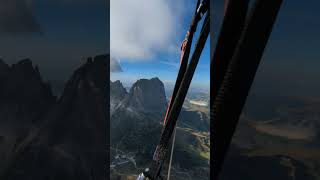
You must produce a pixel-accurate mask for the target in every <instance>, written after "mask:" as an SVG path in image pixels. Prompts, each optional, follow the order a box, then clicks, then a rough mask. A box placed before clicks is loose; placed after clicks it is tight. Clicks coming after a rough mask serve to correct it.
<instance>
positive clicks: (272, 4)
mask: <svg viewBox="0 0 320 180" xmlns="http://www.w3.org/2000/svg"><path fill="white" fill-rule="evenodd" d="M281 4H282V0H257V2H256V3H255V5H254V7H253V9H252V11H251V12H250V15H249V17H248V19H247V20H246V23H245V27H244V30H243V33H242V35H241V39H240V41H239V43H238V45H237V48H236V50H235V53H234V54H233V57H232V59H231V61H230V63H229V65H228V69H227V71H226V74H225V76H224V79H223V82H222V84H221V87H220V89H219V91H218V94H217V97H216V98H215V100H214V104H213V108H212V110H211V126H213V131H212V132H211V135H212V140H211V141H212V145H213V149H212V150H211V153H212V154H211V156H210V157H211V163H210V164H211V168H212V169H213V174H212V175H213V179H214V180H216V179H217V178H218V175H219V173H220V170H221V167H222V163H223V160H224V158H225V155H226V152H227V150H228V148H229V145H230V143H231V139H232V136H233V134H234V131H235V128H236V126H237V123H238V120H239V117H240V114H241V111H242V108H243V106H244V104H245V101H246V98H247V96H248V93H249V90H250V87H251V85H252V83H253V80H254V76H255V73H256V71H257V68H258V65H259V63H260V60H261V58H262V55H263V51H264V49H265V47H266V44H267V41H268V39H269V36H270V34H271V31H272V27H273V24H274V22H275V20H276V17H277V14H278V12H279V9H280V6H281Z"/></svg>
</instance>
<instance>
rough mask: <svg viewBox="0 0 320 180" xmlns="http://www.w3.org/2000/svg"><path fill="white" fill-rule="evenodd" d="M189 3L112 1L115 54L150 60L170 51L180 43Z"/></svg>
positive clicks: (111, 15)
mask: <svg viewBox="0 0 320 180" xmlns="http://www.w3.org/2000/svg"><path fill="white" fill-rule="evenodd" d="M185 3H186V2H183V1H182V0H175V1H172V0H130V1H128V0H111V1H110V28H111V30H110V43H111V46H110V50H111V55H112V56H115V57H117V58H120V59H125V60H131V61H137V60H147V59H148V58H151V57H153V56H154V55H155V54H156V53H158V52H167V53H170V52H171V51H172V49H174V48H173V47H175V46H177V45H179V43H177V40H178V39H177V33H178V32H179V30H180V27H181V17H182V15H183V13H184V12H185V10H184V9H185V8H186V4H185ZM179 46H180V45H179ZM171 53H172V52H171Z"/></svg>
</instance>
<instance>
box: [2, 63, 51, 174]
mask: <svg viewBox="0 0 320 180" xmlns="http://www.w3.org/2000/svg"><path fill="white" fill-rule="evenodd" d="M55 102H56V98H55V97H54V96H53V94H52V92H51V89H50V85H49V84H48V83H46V82H44V81H43V80H42V79H41V76H40V72H39V69H38V68H37V67H36V66H35V67H34V66H33V64H32V62H31V61H30V60H29V59H25V60H22V61H20V62H18V63H16V64H13V65H12V66H9V65H7V64H6V63H4V61H2V60H0V137H1V142H0V159H1V161H0V173H1V171H2V170H3V167H4V166H5V165H6V163H7V162H8V161H10V159H11V157H12V156H13V154H14V153H13V152H14V150H15V147H16V145H17V144H19V143H20V142H21V140H22V139H23V138H24V137H25V136H26V135H27V134H28V133H29V132H30V131H31V130H32V129H33V128H34V127H35V126H37V125H38V124H40V123H41V122H42V120H43V117H44V115H45V114H46V112H47V111H48V110H49V109H50V108H51V107H52V106H53V105H54V104H55Z"/></svg>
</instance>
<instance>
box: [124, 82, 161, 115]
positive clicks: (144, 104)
mask: <svg viewBox="0 0 320 180" xmlns="http://www.w3.org/2000/svg"><path fill="white" fill-rule="evenodd" d="M126 104H127V105H129V106H131V107H134V108H135V109H137V110H138V111H144V112H161V113H164V112H165V110H166V106H167V100H166V95H165V90H164V85H163V83H162V82H161V81H160V79H159V78H152V79H149V80H148V79H140V80H138V81H137V82H136V83H134V84H133V85H132V87H131V89H130V92H129V95H128V97H127V99H126Z"/></svg>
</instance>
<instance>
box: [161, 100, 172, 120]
mask: <svg viewBox="0 0 320 180" xmlns="http://www.w3.org/2000/svg"><path fill="white" fill-rule="evenodd" d="M170 106H171V98H170V101H169V105H168V108H167V112H166V116H165V117H164V120H163V122H164V124H166V123H167V116H168V113H169V109H170Z"/></svg>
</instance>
